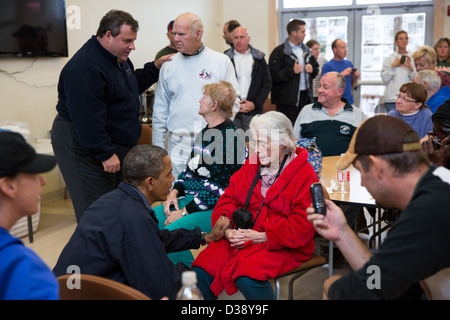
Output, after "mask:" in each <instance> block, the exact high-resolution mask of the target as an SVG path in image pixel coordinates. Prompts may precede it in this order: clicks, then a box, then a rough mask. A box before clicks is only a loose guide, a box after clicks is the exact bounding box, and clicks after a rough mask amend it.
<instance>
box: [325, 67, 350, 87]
mask: <svg viewBox="0 0 450 320" xmlns="http://www.w3.org/2000/svg"><path fill="white" fill-rule="evenodd" d="M326 75H334V76H335V78H336V89H337V90H339V89H345V78H344V76H343V75H342V74H340V73H339V72H336V71H330V72H327V73H325V74H324V75H323V76H322V77H324V76H326Z"/></svg>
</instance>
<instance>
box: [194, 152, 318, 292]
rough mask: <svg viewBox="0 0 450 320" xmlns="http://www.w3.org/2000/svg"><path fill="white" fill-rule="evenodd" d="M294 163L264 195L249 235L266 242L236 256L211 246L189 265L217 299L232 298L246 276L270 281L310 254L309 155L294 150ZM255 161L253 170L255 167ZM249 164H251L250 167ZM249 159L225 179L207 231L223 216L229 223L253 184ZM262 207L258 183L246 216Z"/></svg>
mask: <svg viewBox="0 0 450 320" xmlns="http://www.w3.org/2000/svg"><path fill="white" fill-rule="evenodd" d="M296 153H297V157H295V158H294V159H293V160H292V161H291V162H290V163H289V164H288V166H287V167H286V168H285V169H284V170H283V172H282V173H281V175H280V176H279V177H278V179H277V180H276V182H275V184H274V185H273V186H271V187H270V188H269V190H268V191H267V193H266V198H265V204H264V206H263V208H262V210H261V213H260V215H259V217H258V220H257V221H256V223H255V225H254V227H253V230H256V231H259V232H266V235H267V242H264V243H259V244H254V245H250V246H245V247H244V249H241V250H236V249H234V248H233V247H231V246H230V243H229V242H228V240H227V239H225V238H223V239H222V240H221V241H218V242H212V243H210V244H209V245H208V247H206V248H205V249H204V250H203V251H202V252H200V254H199V256H198V257H197V259H196V260H195V261H194V263H193V265H192V267H194V266H196V267H200V268H203V269H204V270H205V271H206V272H208V273H209V274H210V275H211V276H213V277H214V282H213V283H212V285H211V290H212V291H213V293H214V294H215V295H216V296H219V295H220V293H221V292H222V291H223V290H224V289H225V291H226V292H227V293H228V294H230V295H231V294H234V293H236V292H237V287H236V285H235V280H236V279H237V278H238V277H241V276H247V277H250V278H253V279H257V280H267V279H274V278H275V277H276V276H278V275H280V274H283V273H285V272H287V271H290V270H292V269H294V268H296V267H298V266H299V265H300V264H301V263H302V262H303V261H305V260H308V259H309V258H310V257H311V255H312V254H313V252H314V241H313V237H314V233H315V231H314V227H313V225H312V224H311V223H310V222H309V221H308V220H307V218H306V217H307V214H306V212H305V210H306V208H307V207H309V206H310V205H311V194H310V189H309V187H310V185H311V184H312V183H314V182H317V181H318V179H317V175H316V173H315V171H314V169H313V167H312V166H311V165H310V164H309V162H308V152H307V151H306V150H304V149H301V148H298V149H297V150H296ZM255 160H256V161H257V164H254V163H255ZM250 163H253V164H250ZM259 165H260V163H259V159H257V157H256V154H253V156H252V157H251V159H250V160H247V161H246V163H245V164H244V166H243V167H242V168H241V169H240V170H239V171H237V172H236V173H235V174H234V175H233V176H232V177H231V179H230V184H229V186H228V188H227V189H226V190H225V193H224V194H223V195H222V196H221V197H220V198H219V201H218V203H217V205H216V206H215V208H214V211H213V213H212V217H211V219H212V225H213V226H214V224H215V223H216V221H217V220H218V219H219V218H220V217H221V216H222V215H225V216H227V217H228V218H230V219H231V220H232V215H233V212H234V211H235V210H236V209H237V208H240V207H243V206H244V204H245V200H246V198H247V194H248V191H249V189H250V186H251V184H252V181H253V179H254V177H255V175H256V172H257V170H258V168H259ZM262 201H263V196H262V194H261V179H260V180H259V181H258V183H257V184H256V186H255V188H254V190H253V195H252V197H251V199H250V205H249V208H248V210H250V211H251V212H253V218H255V217H256V214H257V212H258V209H259V208H260V206H261V203H262Z"/></svg>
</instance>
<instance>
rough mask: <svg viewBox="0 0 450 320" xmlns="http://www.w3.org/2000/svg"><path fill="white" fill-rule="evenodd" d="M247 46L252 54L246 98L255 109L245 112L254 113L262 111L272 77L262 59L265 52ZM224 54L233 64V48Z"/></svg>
mask: <svg viewBox="0 0 450 320" xmlns="http://www.w3.org/2000/svg"><path fill="white" fill-rule="evenodd" d="M249 48H250V53H251V54H252V56H253V70H252V82H251V84H250V88H249V89H248V95H247V100H248V101H251V102H253V103H254V105H255V109H254V110H253V111H251V112H249V113H247V114H248V115H255V114H261V113H263V105H264V102H265V101H266V99H267V96H268V95H269V92H270V89H271V87H272V78H271V76H270V72H269V68H268V66H267V63H266V60H265V59H264V56H265V54H264V53H263V52H261V51H259V50H257V49H255V48H253V47H252V46H251V45H249ZM225 54H226V55H227V56H228V57H229V58H230V59H231V62H232V63H233V66H234V49H233V48H231V49H229V50H227V51H226V52H225ZM236 77H237V76H236Z"/></svg>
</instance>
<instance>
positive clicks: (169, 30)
mask: <svg viewBox="0 0 450 320" xmlns="http://www.w3.org/2000/svg"><path fill="white" fill-rule="evenodd" d="M174 22H175V20H172V21H170V22H169V24H168V25H167V32H172V30H173V23H174Z"/></svg>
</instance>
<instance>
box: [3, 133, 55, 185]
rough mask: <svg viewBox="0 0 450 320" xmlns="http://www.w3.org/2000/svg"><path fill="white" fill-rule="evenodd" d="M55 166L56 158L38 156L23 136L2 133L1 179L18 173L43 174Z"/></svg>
mask: <svg viewBox="0 0 450 320" xmlns="http://www.w3.org/2000/svg"><path fill="white" fill-rule="evenodd" d="M55 165H56V160H55V157H54V156H50V155H43V154H37V153H36V151H35V150H34V149H33V147H32V146H30V145H29V144H28V143H27V142H26V141H25V139H24V137H23V136H22V135H21V134H19V133H17V132H12V131H0V178H1V177H4V176H12V175H14V174H16V173H43V172H47V171H50V170H51V169H53V168H54V167H55Z"/></svg>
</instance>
